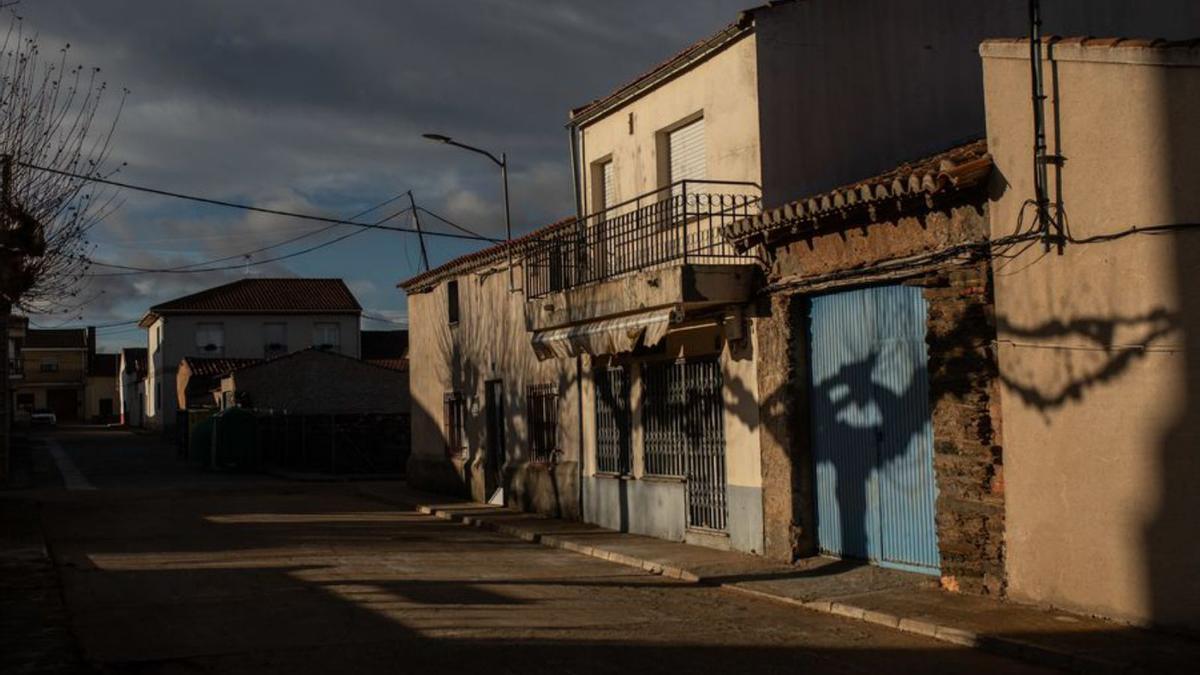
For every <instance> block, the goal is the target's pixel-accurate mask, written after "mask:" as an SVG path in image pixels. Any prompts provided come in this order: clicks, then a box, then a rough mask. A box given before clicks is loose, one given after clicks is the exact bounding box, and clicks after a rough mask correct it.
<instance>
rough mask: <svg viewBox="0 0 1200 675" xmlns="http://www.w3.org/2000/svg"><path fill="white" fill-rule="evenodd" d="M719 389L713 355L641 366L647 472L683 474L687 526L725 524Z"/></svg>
mask: <svg viewBox="0 0 1200 675" xmlns="http://www.w3.org/2000/svg"><path fill="white" fill-rule="evenodd" d="M721 390H722V381H721V365H720V363H719V362H718V361H717V360H716V359H703V360H694V361H675V362H658V363H647V364H646V365H645V366H644V368H643V370H642V391H643V397H642V398H643V406H642V411H643V412H642V419H643V425H644V427H645V442H644V445H645V449H646V473H648V474H657V475H681V476H682V477H683V478H684V479H685V482H686V485H687V490H686V494H687V525H688V527H691V528H700V529H709V530H720V531H724V530H725V529H726V526H727V521H728V505H727V501H726V494H725V426H724V419H723V416H722V413H723V407H724V406H723V403H722V398H721Z"/></svg>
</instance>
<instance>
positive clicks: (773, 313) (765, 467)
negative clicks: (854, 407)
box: [755, 294, 817, 562]
mask: <svg viewBox="0 0 1200 675" xmlns="http://www.w3.org/2000/svg"><path fill="white" fill-rule="evenodd" d="M806 310H807V303H806V302H805V301H804V298H803V297H802V296H800V295H795V294H776V295H773V296H772V297H771V298H770V304H769V307H767V308H764V311H763V312H762V316H760V317H759V318H758V319H757V321H756V322H755V331H756V334H757V338H758V358H759V364H760V365H759V368H758V369H757V370H758V392H759V406H760V407H759V420H760V423H761V427H760V429H759V445H760V448H761V450H762V480H763V553H764V555H766V556H767V557H769V558H774V559H776V560H781V561H784V562H791V561H793V560H795V559H796V558H798V557H801V556H806V555H812V554H814V553H816V546H817V543H816V536H815V523H814V522H813V518H812V516H813V510H812V508H811V506H809V505H810V504H811V503H812V500H813V496H812V480H813V477H812V457H811V455H810V453H809V451H808V447H809V444H808V397H807V390H808V388H807V382H808V366H807V362H806V354H807V349H806V345H805V343H806V337H805V334H804V325H805V321H806V316H805V315H806Z"/></svg>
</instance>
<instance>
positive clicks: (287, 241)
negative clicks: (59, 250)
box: [88, 192, 407, 276]
mask: <svg viewBox="0 0 1200 675" xmlns="http://www.w3.org/2000/svg"><path fill="white" fill-rule="evenodd" d="M405 194H407V193H403V192H402V193H400V194H398V195H396V196H395V197H392V198H390V199H387V200H384V201H382V202H380V203H378V204H376V205H375V206H372V207H371V208H369V209H366V210H365V211H360V212H358V213H356V214H354V215H352V216H350V217H349V218H348V219H347V220H355V219H357V218H361V217H363V216H365V215H367V214H368V213H370V212H372V211H375V210H376V209H381V208H383V207H385V206H387V205H388V204H391V203H392V202H395V201H396V200H398V199H400V198H401V197H403V196H404V195H405ZM382 222H383V221H379V223H376V224H381V223H382ZM336 227H341V225H340V224H339V225H326V226H325V227H322V228H319V229H316V230H312V231H311V232H306V233H304V234H300V235H297V236H295V237H290V238H288V239H284V240H283V241H281V242H278V243H275V244H271V245H269V246H263V247H261V248H256V249H254V250H252V251H245V252H243V253H237V254H234V255H228V256H225V257H222V258H213V259H212V260H204V261H201V262H195V263H189V264H187V265H180V266H178V267H175V268H169V269H170V270H172V271H171V272H168V271H167V268H164V269H163V270H161V271H160V270H153V271H152V270H150V269H149V268H141V269H145V273H164V274H166V273H179V272H182V271H184V270H188V269H189V268H195V267H207V266H208V265H213V264H216V263H221V262H225V261H227V260H241V259H245V258H249V257H250V256H252V255H254V254H255V253H262V252H263V251H269V250H271V249H273V248H279V247H280V246H285V245H287V244H291V243H294V242H297V241H300V240H301V239H307V238H308V237H312V236H315V235H318V234H321V233H322V232H328V231H329V230H332V229H334V228H336ZM365 232H370V230H368V229H360V230H355V231H354V232H353V233H351V234H350V235H348V236H346V237H340V238H337V239H333V240H331V241H328V242H326V243H325V244H323V246H328V245H331V244H336V243H337V242H339V241H342V240H343V239H348V238H349V237H350V236H353V235H357V234H363V233H365ZM314 250H316V248H315V247H314V248H312V249H309V250H308V251H309V252H311V251H314ZM92 262H93V263H94V264H97V265H100V266H102V267H111V265H109V264H107V263H103V262H99V261H95V260H93V261H92ZM263 262H269V261H263ZM257 264H259V262H257V261H255V262H250V261H247V262H245V263H242V264H239V265H238V267H248V266H250V265H257ZM121 269H125V268H121ZM129 270H130V271H128V272H122V273H119V275H124V274H141V273H142V272H141V271H135V270H134V269H133V268H129ZM195 271H197V272H201V271H211V270H195ZM117 275H118V274H117V273H100V274H91V275H88V276H117Z"/></svg>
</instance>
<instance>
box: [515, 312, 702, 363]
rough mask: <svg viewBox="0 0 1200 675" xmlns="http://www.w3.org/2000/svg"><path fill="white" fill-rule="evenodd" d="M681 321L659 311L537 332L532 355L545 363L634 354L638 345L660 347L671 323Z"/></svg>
mask: <svg viewBox="0 0 1200 675" xmlns="http://www.w3.org/2000/svg"><path fill="white" fill-rule="evenodd" d="M681 318H682V317H680V316H679V313H678V312H677V311H676V310H674V309H659V310H655V311H653V312H642V313H641V314H631V315H628V316H622V317H617V318H613V319H601V320H599V321H592V322H589V323H585V324H580V325H577V326H568V327H566V328H553V329H551V330H543V331H536V332H534V334H533V340H532V342H533V351H534V353H536V354H537V357H538V358H539V359H541V360H542V361H545V360H546V359H550V358H566V357H569V356H575V355H577V354H591V355H592V356H599V355H601V354H619V353H621V352H631V351H633V350H634V348H635V347H637V346H638V344H641V345H643V346H646V347H653V346H654V345H656V344H658V343H659V342H660V341H661V340H662V339H663V336H664V335H666V334H667V328H668V327H670V325H671V324H672V323H678V322H679V321H680V319H681ZM639 341H640V342H639Z"/></svg>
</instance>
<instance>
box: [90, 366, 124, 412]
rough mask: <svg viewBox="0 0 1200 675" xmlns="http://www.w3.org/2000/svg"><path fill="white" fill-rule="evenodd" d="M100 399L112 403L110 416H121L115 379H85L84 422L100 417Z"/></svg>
mask: <svg viewBox="0 0 1200 675" xmlns="http://www.w3.org/2000/svg"><path fill="white" fill-rule="evenodd" d="M102 398H107V399H109V400H110V401H112V414H113V415H114V416H119V415H120V414H121V409H120V407H119V406H120V403H119V399H118V396H117V378H115V377H95V376H93V377H89V378H88V379H87V386H86V387H85V388H84V399H85V403H84V409H83V418H84V420H86V421H88V422H90V421H92V419H93V418H97V417H99V416H100V399H102ZM104 421H108V420H104Z"/></svg>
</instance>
